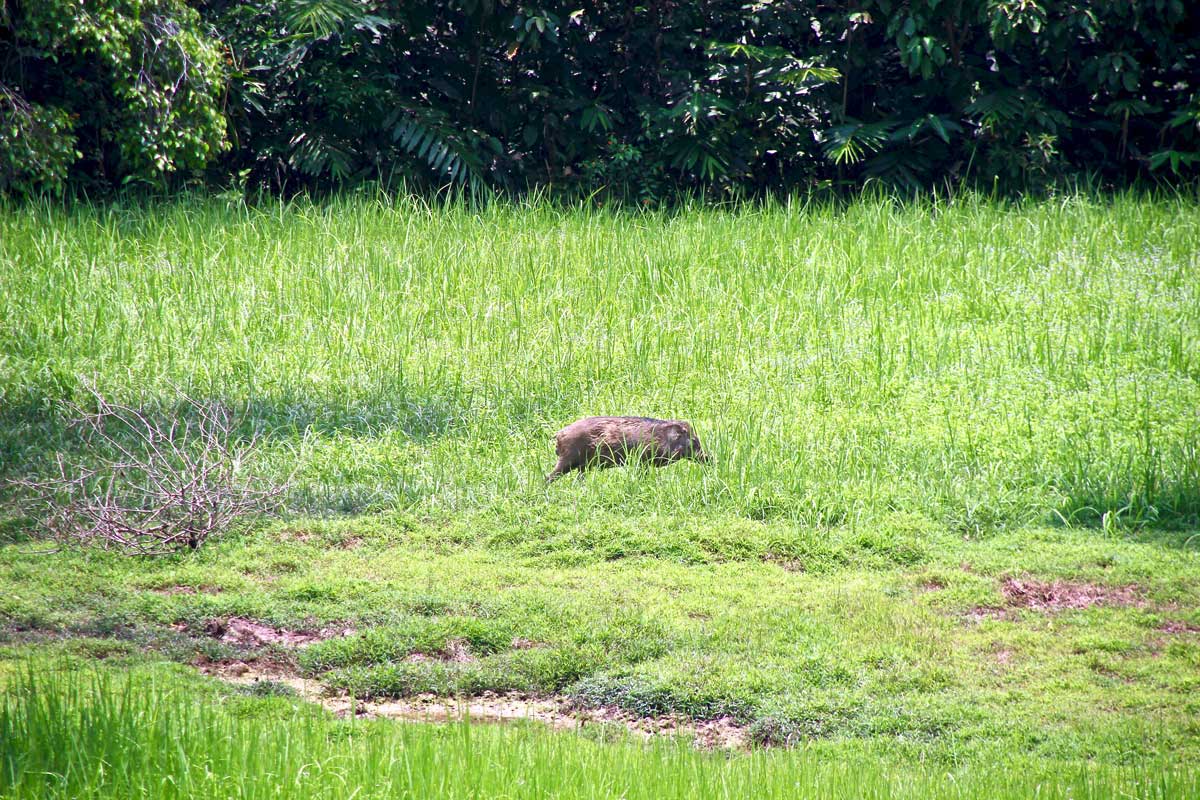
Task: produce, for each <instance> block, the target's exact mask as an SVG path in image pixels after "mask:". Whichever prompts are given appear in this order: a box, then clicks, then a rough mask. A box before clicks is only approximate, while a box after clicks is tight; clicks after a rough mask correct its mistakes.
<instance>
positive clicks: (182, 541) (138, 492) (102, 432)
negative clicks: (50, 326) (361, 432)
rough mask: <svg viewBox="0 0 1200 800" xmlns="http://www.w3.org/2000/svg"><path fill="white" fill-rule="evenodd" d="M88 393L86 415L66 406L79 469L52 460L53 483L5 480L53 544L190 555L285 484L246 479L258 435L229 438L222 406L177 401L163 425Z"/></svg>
mask: <svg viewBox="0 0 1200 800" xmlns="http://www.w3.org/2000/svg"><path fill="white" fill-rule="evenodd" d="M91 394H92V397H93V400H94V404H95V410H94V411H85V410H84V409H83V408H81V407H80V406H77V405H72V406H70V410H71V412H72V413H73V414H74V415H75V416H76V419H75V420H74V425H75V426H77V427H78V428H80V429H81V430H82V435H83V442H84V452H85V453H87V454H88V456H89V458H88V459H87V463H86V464H85V463H83V462H82V461H75V462H70V463H69V462H68V461H67V460H66V459H64V458H63V456H62V454H59V456H58V459H57V475H55V476H53V477H50V478H40V479H32V478H31V479H22V480H17V481H13V483H14V484H15V485H17V486H20V487H23V488H24V489H25V490H27V492H28V494H29V495H30V496H31V500H30V502H31V503H32V504H33V505H34V506H35V507H36V510H39V511H40V512H41V513H42V514H43V515H44V518H45V526H46V529H47V531H48V533H49V534H50V536H52V537H53V538H55V539H57V540H58V541H60V542H64V543H66V542H79V543H84V544H95V545H99V546H101V547H104V548H106V549H108V548H113V549H118V550H122V551H125V552H128V553H131V554H136V555H166V554H168V553H175V552H179V551H185V550H195V549H196V548H198V547H200V546H201V545H202V544H204V542H205V541H207V540H208V539H210V538H212V537H215V536H219V535H220V534H222V533H224V532H225V531H227V530H228V529H229V528H230V526H231V524H232V523H234V521H236V520H238V519H240V518H243V517H247V516H251V515H256V514H260V513H264V512H266V511H268V510H270V509H271V508H272V507H274V506H275V505H276V503H277V501H278V498H279V497H280V495H282V494H283V492H284V490H285V488H286V486H285V485H270V486H266V487H265V488H258V487H256V486H255V485H254V484H253V483H252V481H251V480H250V478H249V477H248V476H247V474H246V473H247V470H246V465H247V464H248V462H249V461H250V460H251V458H252V457H253V455H254V453H255V450H256V447H257V445H258V435H257V434H255V435H253V436H251V437H249V438H247V439H241V440H239V439H238V438H237V436H236V434H235V427H236V420H235V418H234V416H233V415H232V414H231V413H230V411H229V409H228V408H227V407H225V406H224V405H222V404H219V403H202V402H198V401H196V400H193V399H191V398H189V397H186V396H184V395H182V393H181V401H182V402H181V408H182V413H178V414H175V415H173V416H172V418H170V419H169V420H167V419H160V418H156V417H153V416H151V415H149V414H147V413H145V412H144V411H141V410H139V409H137V408H134V407H132V406H127V405H122V404H120V403H114V402H111V401H109V400H107V399H105V398H104V397H103V396H101V395H100V393H99V392H96V391H94V390H93V391H92V392H91Z"/></svg>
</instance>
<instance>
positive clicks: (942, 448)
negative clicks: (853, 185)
mask: <svg viewBox="0 0 1200 800" xmlns="http://www.w3.org/2000/svg"><path fill="white" fill-rule="evenodd" d="M1198 254H1200V205H1198V204H1197V203H1196V202H1195V201H1194V200H1191V199H1158V200H1154V199H1148V198H1143V197H1136V196H1119V197H1116V198H1113V199H1110V200H1096V199H1089V198H1087V197H1064V198H1058V199H1053V200H1047V201H1043V202H1037V203H1033V202H1031V203H1028V204H1024V205H1005V204H999V203H995V202H990V201H985V200H980V199H975V198H966V199H963V200H959V201H956V202H953V203H941V204H935V203H917V204H909V205H905V204H898V203H895V202H893V201H889V200H885V199H876V200H871V199H866V200H862V201H858V202H855V203H853V204H851V205H849V206H847V207H845V208H836V207H833V206H827V205H819V204H813V205H806V204H802V203H791V204H785V203H768V204H766V205H764V206H758V207H746V208H742V209H737V210H711V209H704V208H692V209H685V210H682V211H679V212H678V213H674V214H668V213H665V212H664V213H646V214H637V213H617V212H607V211H601V210H593V209H587V208H579V209H560V208H556V207H554V206H551V205H548V204H533V205H530V206H506V205H499V204H497V205H494V206H489V207H485V208H470V207H467V206H464V205H453V204H452V205H450V206H448V207H445V208H440V207H439V208H428V207H426V206H424V205H422V204H421V203H419V202H418V201H414V200H407V199H394V200H393V199H388V198H378V199H363V198H346V199H340V200H333V201H329V202H326V203H323V204H310V203H306V202H297V203H293V204H286V205H285V204H267V205H265V206H263V207H258V208H246V207H242V206H226V205H223V204H221V203H220V202H217V201H211V200H181V201H176V202H173V203H170V204H167V205H165V206H164V205H155V206H151V207H145V208H140V207H128V208H125V207H106V208H90V207H86V206H85V207H77V208H74V209H72V210H70V211H64V210H61V209H57V208H42V207H37V206H34V207H27V208H17V209H14V208H9V209H7V210H4V211H3V212H0V320H2V321H0V399H2V400H0V402H2V403H3V404H4V406H5V408H6V411H7V413H6V419H8V420H9V421H10V423H11V424H10V425H9V426H8V427H9V430H10V431H11V432H10V433H7V434H5V435H3V439H2V440H0V448H2V450H0V452H3V454H4V460H5V461H6V462H7V466H6V468H5V469H6V471H9V472H12V471H22V470H26V469H31V468H36V464H37V463H38V458H39V457H41V456H45V455H46V450H49V449H52V446H51V445H50V444H49V440H50V439H51V438H52V436H53V435H55V434H56V433H57V428H55V426H54V425H53V423H52V422H50V421H49V420H50V417H49V416H48V414H49V410H50V409H51V408H52V406H53V404H54V403H55V402H56V401H57V400H58V399H60V398H63V397H76V396H78V395H79V394H80V387H81V380H82V379H85V378H86V379H89V380H94V381H95V383H96V385H97V388H99V389H100V390H101V391H103V392H105V393H107V394H111V395H114V396H116V397H118V398H120V399H125V400H134V401H138V402H142V403H144V404H151V405H152V404H154V403H156V402H160V403H169V402H170V401H171V397H172V392H173V389H174V387H180V388H182V389H183V390H184V391H186V392H189V393H191V394H193V395H197V396H201V397H217V398H223V399H226V400H230V401H233V402H235V403H238V404H243V405H246V406H248V407H249V409H250V413H251V415H252V417H253V419H254V422H255V424H257V425H258V426H259V427H261V428H264V429H265V430H267V431H268V432H269V448H268V451H267V453H266V459H267V463H266V469H267V470H268V471H269V472H272V473H274V474H276V475H283V474H287V473H289V472H291V471H292V469H293V468H298V471H297V473H296V480H297V487H298V488H297V491H296V493H295V495H294V497H293V498H292V502H293V504H294V505H295V506H297V507H302V508H306V509H309V510H312V511H362V510H370V509H374V508H380V507H391V506H395V505H401V506H406V507H416V508H420V509H423V510H425V511H427V512H430V513H437V512H443V511H444V512H454V511H460V510H464V509H473V508H490V507H493V506H494V505H496V504H498V503H499V504H504V503H513V504H515V505H517V506H519V507H520V508H523V509H536V508H539V507H545V506H553V507H557V506H562V507H566V508H570V509H575V510H577V511H578V512H579V513H580V514H581V515H586V514H588V513H592V512H593V511H595V510H597V509H602V508H603V509H610V510H616V511H624V512H630V513H643V512H646V511H650V510H654V511H659V512H669V513H685V514H690V513H702V514H706V515H734V516H743V517H750V518H755V519H759V518H767V517H783V518H785V519H791V520H795V521H797V522H799V523H801V524H812V525H836V524H842V523H854V522H861V521H870V520H872V519H875V518H877V517H878V516H879V515H880V514H881V513H886V512H890V511H893V510H902V511H906V512H911V513H914V514H919V515H923V516H926V517H928V518H931V519H933V520H935V521H937V522H939V523H943V524H946V525H949V526H951V527H954V528H956V529H959V530H961V531H963V532H965V533H979V532H986V531H987V530H991V529H993V528H995V527H996V526H1003V525H1011V524H1025V523H1029V522H1043V521H1064V520H1065V521H1067V522H1071V523H1083V524H1091V523H1098V522H1100V521H1101V520H1102V519H1105V518H1106V519H1107V520H1108V521H1109V522H1117V521H1127V522H1133V523H1138V524H1145V523H1150V524H1155V523H1158V524H1163V523H1169V524H1189V523H1192V522H1195V520H1196V519H1197V515H1198V513H1200V492H1198V491H1197V488H1196V487H1197V486H1198V485H1200V417H1198V414H1197V411H1196V409H1197V408H1200V383H1198V382H1197V378H1198V377H1200V262H1198V259H1200V255H1198ZM621 413H632V414H650V415H656V416H676V417H682V418H687V419H690V420H692V421H693V422H694V423H695V424H696V425H697V427H698V429H699V431H700V433H701V436H702V438H703V439H704V441H705V444H706V447H707V448H708V449H710V450H711V451H713V453H714V454H715V456H716V458H715V465H714V466H713V467H711V468H702V467H700V466H695V465H691V464H684V465H679V466H675V467H672V468H670V469H668V470H664V471H661V472H652V473H651V474H641V473H637V472H636V471H635V472H632V473H631V472H630V471H623V472H622V471H614V472H611V473H608V474H598V475H595V476H590V477H589V478H588V480H586V481H584V482H582V483H580V484H576V483H575V482H573V481H568V482H562V483H561V485H555V486H553V487H552V488H551V490H550V491H549V492H548V493H547V492H546V491H545V490H544V489H543V487H542V484H541V477H542V475H544V474H545V473H546V472H547V471H548V470H549V468H550V466H551V465H552V463H553V456H552V451H551V446H550V435H551V434H552V432H553V431H554V430H557V428H558V427H560V426H561V425H563V424H565V423H566V422H569V421H571V420H573V419H575V418H577V417H580V416H584V415H588V414H621ZM24 425H31V426H39V425H40V426H43V427H42V428H41V430H42V433H41V434H39V435H32V434H31V433H30V432H29V431H26V432H21V426H24ZM1106 515H1107V516H1106Z"/></svg>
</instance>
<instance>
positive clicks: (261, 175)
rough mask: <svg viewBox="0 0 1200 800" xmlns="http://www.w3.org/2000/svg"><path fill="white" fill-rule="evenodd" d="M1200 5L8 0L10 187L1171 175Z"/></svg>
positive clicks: (1106, 179) (630, 188) (0, 182)
mask: <svg viewBox="0 0 1200 800" xmlns="http://www.w3.org/2000/svg"><path fill="white" fill-rule="evenodd" d="M1196 14H1197V12H1196V10H1195V9H1194V8H1191V7H1190V5H1189V3H1187V2H1185V0H1153V2H1137V3H1133V2H1125V0H1105V2H1090V3H1086V4H1080V3H1075V2H1067V1H1066V0H956V2H943V1H942V0H908V1H907V2H903V3H901V2H896V0H862V1H861V2H857V3H854V4H850V5H845V4H829V3H818V2H812V0H779V1H777V2H770V3H745V2H742V0H710V2H705V3H666V2H649V3H644V4H636V5H630V4H628V3H619V2H592V3H588V4H584V5H580V4H576V3H564V2H551V1H550V0H544V1H542V2H538V3H533V4H531V3H509V2H494V1H493V0H440V2H424V3H401V2H394V1H391V0H256V1H255V2H242V0H236V1H233V2H231V1H230V0H190V2H187V1H186V0H103V1H102V2H99V1H98V0H91V1H90V2H88V3H81V2H80V1H79V0H37V2H21V1H20V0H18V1H17V2H8V3H5V4H4V5H3V6H0V46H3V47H6V49H7V53H6V57H5V58H3V59H0V191H8V192H12V193H17V194H33V193H37V192H42V191H56V190H57V191H62V190H63V189H64V187H68V188H70V189H72V190H75V191H79V190H83V191H87V192H90V193H93V195H94V194H95V193H97V192H104V191H108V190H110V189H112V188H113V187H114V186H120V185H123V184H125V183H128V182H135V183H139V184H143V183H149V184H152V185H158V186H163V185H172V184H175V185H177V184H180V183H183V182H185V181H201V180H204V179H206V178H207V179H208V180H209V181H213V182H217V183H219V184H222V185H233V186H235V187H237V188H239V189H241V188H244V187H251V188H253V187H265V188H268V189H269V190H271V191H275V192H292V191H295V190H297V189H302V188H307V187H329V186H337V185H341V186H346V185H347V184H354V183H362V182H366V181H379V182H383V183H385V184H393V185H396V184H399V183H401V182H403V183H404V184H406V185H408V186H409V187H415V186H423V187H427V188H430V189H436V188H437V187H442V186H446V185H459V186H467V185H469V186H470V187H471V188H472V189H473V190H476V191H479V190H483V189H485V187H486V188H487V189H488V190H505V191H522V190H525V189H527V188H529V187H531V186H539V187H549V188H550V189H551V190H552V191H562V190H566V191H567V192H569V193H571V194H576V195H583V194H588V193H591V192H601V191H607V192H608V193H610V194H615V195H618V196H625V197H629V198H636V199H638V200H640V201H644V202H651V201H655V200H660V199H670V198H672V197H675V196H678V194H679V193H681V192H682V193H685V194H686V193H690V192H697V191H706V192H709V193H710V194H712V195H716V196H720V195H728V194H742V195H744V194H747V193H752V192H759V191H762V190H764V189H774V190H783V191H795V190H797V189H806V188H811V187H812V186H814V185H825V186H828V185H830V184H837V185H838V186H858V185H861V184H862V183H863V182H866V181H877V182H881V183H884V184H886V185H890V186H896V187H905V188H906V189H908V190H921V189H925V188H927V187H930V186H938V187H942V186H952V187H957V186H962V185H968V186H970V185H979V186H983V187H986V188H987V189H989V190H990V189H991V188H993V187H997V186H998V187H1002V188H1003V189H1005V190H1009V191H1022V190H1028V189H1034V190H1039V189H1041V188H1042V187H1044V186H1046V185H1048V184H1052V183H1054V182H1057V181H1060V180H1063V179H1079V178H1082V179H1084V180H1086V181H1089V182H1093V183H1101V182H1102V183H1104V184H1105V185H1111V184H1117V185H1122V184H1125V183H1128V182H1133V181H1146V180H1159V181H1162V180H1168V181H1186V180H1189V179H1191V178H1194V177H1195V176H1196V175H1197V170H1200V124H1198V123H1200V84H1198V83H1197V78H1196V76H1197V75H1200V26H1198V25H1197V24H1196ZM204 164H208V165H209V171H208V173H207V174H205V173H204V172H202V171H201V170H200V169H199V167H200V166H201V165H204Z"/></svg>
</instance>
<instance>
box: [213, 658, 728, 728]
mask: <svg viewBox="0 0 1200 800" xmlns="http://www.w3.org/2000/svg"><path fill="white" fill-rule="evenodd" d="M200 670H201V671H202V672H204V673H205V674H207V675H212V676H214V677H217V678H220V679H221V680H224V681H227V682H229V683H234V684H239V685H244V686H245V685H252V684H254V683H255V682H256V681H273V682H275V683H280V684H283V685H285V686H289V687H291V688H292V689H294V690H295V691H296V693H297V694H298V695H299V696H300V697H302V698H303V699H305V700H307V701H309V702H312V703H317V704H319V705H321V706H323V707H324V708H326V709H328V710H329V711H331V712H333V713H334V714H337V715H338V716H340V717H345V716H348V715H349V714H350V713H351V700H350V697H349V696H347V695H329V694H326V693H325V691H324V688H323V687H322V686H321V684H320V683H319V682H318V681H315V680H308V679H305V678H302V677H299V676H298V675H296V674H295V673H293V672H290V671H288V670H286V669H283V668H277V667H264V666H260V665H257V664H247V663H244V662H234V663H231V664H207V665H202V666H201V667H200ZM353 713H354V714H355V715H356V716H360V717H368V718H373V717H381V718H385V719H395V720H401V721H405V722H434V723H440V722H456V721H459V720H464V719H470V720H471V721H473V722H484V723H504V722H515V721H518V720H533V721H535V722H540V723H543V724H545V725H548V726H550V727H551V728H554V729H555V730H578V729H580V728H583V727H585V726H587V725H600V724H609V725H620V726H622V727H624V728H625V729H626V730H628V731H630V732H631V733H633V734H635V735H638V736H641V737H643V738H646V739H649V738H650V737H652V736H656V735H664V734H665V735H683V736H688V737H691V738H692V739H693V740H694V741H695V743H696V746H697V747H702V748H706V749H712V748H738V747H745V746H746V745H747V736H746V728H745V727H744V726H742V725H739V724H737V723H736V722H734V721H733V720H732V719H730V718H728V717H723V718H720V719H715V720H702V721H696V720H688V719H683V718H679V717H637V716H634V715H632V714H629V713H628V712H625V711H621V710H620V709H615V708H597V709H579V708H574V707H572V705H571V703H570V701H569V700H567V699H566V698H537V697H526V696H524V695H520V694H514V693H491V692H487V693H484V694H483V695H480V696H477V697H469V698H468V697H464V698H454V697H438V696H435V695H420V696H417V697H411V698H404V699H399V700H355V701H354V703H353Z"/></svg>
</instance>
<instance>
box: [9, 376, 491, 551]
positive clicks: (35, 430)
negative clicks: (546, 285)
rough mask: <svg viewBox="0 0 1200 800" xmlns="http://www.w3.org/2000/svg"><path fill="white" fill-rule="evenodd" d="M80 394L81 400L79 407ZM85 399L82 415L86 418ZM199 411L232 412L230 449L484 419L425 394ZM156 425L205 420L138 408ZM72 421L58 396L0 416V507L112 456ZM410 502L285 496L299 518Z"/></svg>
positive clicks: (20, 528)
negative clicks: (29, 487) (63, 467)
mask: <svg viewBox="0 0 1200 800" xmlns="http://www.w3.org/2000/svg"><path fill="white" fill-rule="evenodd" d="M78 394H79V393H77V394H76V397H78ZM88 399H90V398H88V396H86V395H84V396H83V398H80V399H79V402H80V404H81V407H83V408H84V409H85V410H87V409H88V405H87V400H88ZM194 400H195V401H196V402H198V403H201V404H207V403H220V404H222V405H224V406H225V407H226V408H228V409H229V411H230V413H231V418H232V422H233V428H232V431H231V442H230V443H231V444H233V445H236V444H238V443H242V444H245V443H247V442H249V441H250V440H251V439H252V438H254V437H257V438H258V439H259V440H260V441H261V442H262V443H263V444H264V445H266V446H267V447H269V446H270V443H271V442H272V441H277V442H295V441H299V440H301V439H302V438H303V437H305V436H307V435H311V434H317V435H323V436H333V435H338V434H343V435H350V436H356V437H366V438H370V437H378V436H383V435H386V434H393V433H399V434H400V435H401V436H403V437H405V438H407V439H409V440H411V441H413V442H417V443H429V442H432V441H433V440H435V439H440V438H447V437H455V436H461V435H464V433H465V431H466V430H467V429H468V428H469V427H470V425H471V424H472V421H473V420H474V419H475V418H476V417H477V416H478V414H479V413H480V410H479V407H478V406H477V405H475V404H474V403H473V402H472V398H471V397H470V396H467V395H461V394H456V393H453V392H449V391H447V392H440V393H439V392H437V391H433V392H429V393H426V394H421V395H416V394H412V395H400V394H390V395H388V394H380V395H378V396H376V397H368V398H364V399H355V400H348V399H343V398H338V397H336V396H317V395H300V394H295V393H285V394H279V395H274V396H269V397H252V398H250V399H243V400H233V401H230V400H225V399H222V398H206V397H197V398H194ZM137 411H138V412H139V413H140V414H142V415H144V416H145V417H146V419H147V420H148V421H150V422H151V423H153V424H155V425H157V426H161V428H162V429H164V430H165V429H167V428H169V427H170V426H171V424H172V423H175V422H184V423H195V422H197V421H198V420H199V417H200V414H199V411H198V409H197V408H196V406H195V405H194V404H193V403H190V402H188V401H187V400H185V399H183V398H172V399H168V400H154V401H151V402H148V403H142V404H138V405H137ZM73 416H75V414H73V413H72V411H71V410H70V408H69V406H68V405H67V403H66V402H65V400H64V395H63V394H62V393H61V392H58V391H54V392H46V393H43V394H35V393H28V394H27V395H26V396H25V397H24V398H23V399H21V400H18V401H17V402H9V403H5V404H3V405H2V406H0V506H3V507H5V508H10V509H11V508H16V507H18V506H19V505H20V500H21V498H22V496H24V495H25V494H26V493H25V492H24V490H22V489H20V488H19V487H15V486H12V485H10V482H11V481H13V480H16V479H20V478H30V477H33V478H45V477H48V476H50V475H52V474H54V473H55V472H56V469H57V468H56V466H55V462H56V459H57V457H59V456H61V457H62V458H63V460H64V461H65V462H66V463H68V464H88V463H89V462H94V461H96V460H98V459H102V458H104V457H106V456H110V457H115V455H116V454H115V453H113V452H109V453H105V452H103V451H102V450H99V449H97V446H96V445H95V444H94V443H89V441H88V437H87V436H85V432H84V431H83V430H81V428H80V427H79V426H77V425H74V424H72V417H73ZM109 433H110V434H111V436H112V437H113V439H114V440H115V442H117V443H119V444H121V445H123V446H131V449H134V450H135V451H136V450H138V449H142V448H140V447H139V443H138V441H137V437H136V436H135V435H134V434H133V433H132V431H130V430H129V429H127V428H125V427H124V426H123V425H121V424H114V425H113V426H112V427H111V428H110V429H109ZM413 500H414V498H413V497H411V496H409V495H408V494H406V493H405V492H404V490H403V487H398V488H397V490H396V491H395V492H391V493H389V495H388V496H381V495H380V494H379V492H377V491H375V490H372V489H370V488H367V487H361V486H332V485H330V486H299V487H296V488H295V489H293V490H292V491H291V492H289V495H288V497H287V498H286V499H285V505H286V506H287V507H288V508H289V509H291V510H295V511H301V512H306V513H307V512H325V513H330V512H331V513H335V514H340V513H361V512H365V511H370V510H372V509H375V508H377V507H381V506H389V505H393V504H395V503H398V502H399V503H405V502H412V501H413ZM28 522H29V520H28V519H27V518H26V517H23V516H21V515H19V514H16V513H11V514H4V515H2V516H0V536H2V537H4V538H7V539H9V540H13V539H20V538H24V537H25V536H26V535H27V533H28V530H27V529H28Z"/></svg>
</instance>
